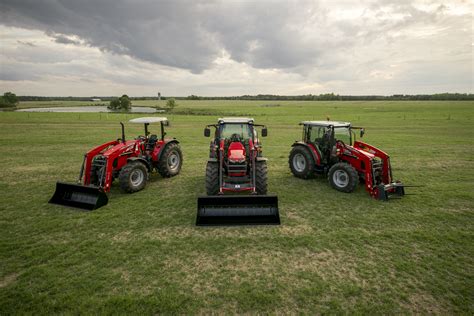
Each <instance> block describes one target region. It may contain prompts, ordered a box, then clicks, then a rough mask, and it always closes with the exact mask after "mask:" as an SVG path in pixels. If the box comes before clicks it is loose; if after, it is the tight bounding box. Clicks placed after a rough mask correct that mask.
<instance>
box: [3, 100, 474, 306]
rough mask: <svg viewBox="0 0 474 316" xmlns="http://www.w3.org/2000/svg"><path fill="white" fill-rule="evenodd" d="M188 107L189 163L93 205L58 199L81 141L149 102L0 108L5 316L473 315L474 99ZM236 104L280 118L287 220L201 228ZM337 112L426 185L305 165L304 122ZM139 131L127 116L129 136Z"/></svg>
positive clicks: (280, 180) (274, 139) (275, 170)
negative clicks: (214, 156) (224, 122)
mask: <svg viewBox="0 0 474 316" xmlns="http://www.w3.org/2000/svg"><path fill="white" fill-rule="evenodd" d="M149 102H151V103H153V102H155V103H156V101H149ZM162 102H164V101H162ZM140 103H143V104H142V105H152V104H151V103H150V104H147V102H140ZM270 103H271V104H275V103H278V104H280V106H278V107H265V106H262V105H265V104H270ZM178 104H179V106H178V108H177V109H176V111H178V110H181V111H182V112H183V111H184V110H183V109H186V111H188V110H192V111H191V112H190V113H196V114H200V115H177V114H173V115H168V117H169V118H170V120H171V126H170V127H169V128H168V135H169V136H172V137H177V138H178V139H179V140H180V141H181V146H182V149H183V152H184V166H183V169H182V172H181V174H180V175H179V176H177V177H174V178H171V179H162V178H160V177H159V176H157V175H154V176H153V178H152V180H151V182H150V183H149V184H148V185H147V187H146V188H145V190H143V191H141V192H138V193H135V194H132V195H128V194H123V193H121V192H120V191H119V189H118V186H117V184H116V183H115V184H114V187H113V188H112V191H111V193H110V201H109V204H108V205H107V206H105V207H103V208H101V209H99V210H97V211H94V212H77V211H74V210H72V209H68V208H62V207H59V206H55V205H50V204H48V203H47V201H48V199H49V198H50V197H51V195H52V193H53V191H54V188H55V182H56V181H57V180H62V181H71V182H72V181H75V179H76V178H77V175H78V173H79V168H80V164H81V162H82V155H83V153H84V152H85V151H87V150H88V149H89V148H91V147H92V146H94V145H97V144H100V143H102V142H105V141H108V140H111V139H116V138H117V137H119V135H120V127H119V124H118V122H119V121H126V120H128V119H131V118H132V117H139V116H140V115H131V114H128V115H125V114H109V115H107V114H92V113H91V114H84V113H81V114H77V113H76V114H74V113H15V112H5V113H0V126H1V129H0V145H1V147H2V159H1V160H0V168H1V169H0V170H1V173H0V175H1V177H0V189H1V190H0V198H1V206H0V207H1V209H0V234H1V235H0V237H1V238H0V314H2V315H5V314H51V313H61V314H79V313H81V314H90V313H93V314H126V313H134V314H138V313H144V314H156V313H165V314H193V313H202V314H204V313H205V314H207V313H219V314H221V313H278V314H282V313H285V314H287V313H305V314H315V313H318V314H321V313H351V314H352V313H358V314H398V313H422V314H428V313H430V314H431V313H437V314H453V313H461V314H473V312H474V280H473V275H474V238H473V237H474V214H473V208H474V207H473V206H474V190H473V187H474V103H473V102H275V101H272V102H264V101H249V102H242V101H178ZM48 106H50V105H48ZM206 113H216V115H214V116H206V115H203V114H206ZM229 113H231V114H251V115H253V116H254V117H255V119H256V121H257V122H258V123H264V124H267V126H268V130H269V137H267V138H266V139H264V152H265V154H266V156H267V157H268V158H269V159H270V161H269V190H270V192H272V193H276V194H278V197H279V204H280V215H281V220H282V225H281V226H277V227H265V226H263V227H262V226H254V227H216V228H203V227H195V226H194V221H195V216H196V198H197V196H198V195H200V194H203V193H204V192H205V190H204V168H205V163H206V157H207V154H208V152H207V151H208V145H209V139H207V138H204V137H203V136H202V133H203V132H202V131H203V127H204V125H205V124H210V123H214V122H215V121H216V118H217V116H218V115H226V114H229ZM326 116H330V118H331V119H334V120H347V121H352V122H353V123H354V125H358V126H364V127H366V131H367V133H366V135H365V137H364V140H365V141H366V142H368V143H371V144H373V145H375V146H378V147H380V148H382V149H383V150H385V151H386V152H388V153H389V154H390V155H391V160H392V166H393V173H394V176H395V177H396V178H398V179H400V180H403V181H404V182H405V183H406V184H413V185H424V187H421V188H408V189H407V192H408V193H415V194H416V195H409V196H406V197H405V198H403V199H400V200H392V201H389V202H387V203H384V202H380V201H375V200H373V199H371V198H370V197H369V195H368V194H367V193H366V192H365V190H364V188H363V187H362V186H359V187H358V188H357V189H356V191H355V192H354V193H352V194H344V193H339V192H336V191H334V190H332V189H331V188H330V187H329V185H328V183H327V180H326V179H323V178H317V179H314V180H308V181H305V180H301V179H297V178H295V177H293V176H292V175H291V173H290V171H289V168H288V162H287V157H288V153H289V150H290V145H291V143H292V142H293V141H294V140H296V139H298V138H299V137H300V135H301V130H300V127H299V126H298V122H300V121H302V120H307V119H325V118H326ZM141 128H142V127H141V126H137V125H132V124H127V135H128V137H132V136H134V135H137V134H139V133H141V132H142V131H141Z"/></svg>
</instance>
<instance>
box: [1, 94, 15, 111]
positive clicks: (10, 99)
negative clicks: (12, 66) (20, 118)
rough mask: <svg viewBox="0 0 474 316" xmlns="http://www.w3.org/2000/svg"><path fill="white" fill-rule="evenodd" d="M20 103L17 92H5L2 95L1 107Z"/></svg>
mask: <svg viewBox="0 0 474 316" xmlns="http://www.w3.org/2000/svg"><path fill="white" fill-rule="evenodd" d="M17 104H18V97H17V96H16V94H14V93H11V92H5V93H4V94H3V96H0V107H2V108H3V107H4V108H7V107H15V106H16V105H17Z"/></svg>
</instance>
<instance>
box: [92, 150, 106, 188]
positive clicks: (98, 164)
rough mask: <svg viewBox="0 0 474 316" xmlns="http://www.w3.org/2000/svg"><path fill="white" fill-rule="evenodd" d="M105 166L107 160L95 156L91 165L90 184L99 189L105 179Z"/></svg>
mask: <svg viewBox="0 0 474 316" xmlns="http://www.w3.org/2000/svg"><path fill="white" fill-rule="evenodd" d="M106 165H107V158H105V157H104V156H101V155H98V156H95V157H94V159H93V160H92V164H91V177H90V180H91V184H94V185H97V186H99V187H101V186H103V184H104V179H105V167H106Z"/></svg>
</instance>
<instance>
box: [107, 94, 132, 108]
mask: <svg viewBox="0 0 474 316" xmlns="http://www.w3.org/2000/svg"><path fill="white" fill-rule="evenodd" d="M131 107H132V101H130V98H129V97H128V95H126V94H124V95H122V96H121V97H120V98H115V99H112V100H110V103H109V105H108V106H107V108H109V109H111V110H122V111H128V110H130V108H131Z"/></svg>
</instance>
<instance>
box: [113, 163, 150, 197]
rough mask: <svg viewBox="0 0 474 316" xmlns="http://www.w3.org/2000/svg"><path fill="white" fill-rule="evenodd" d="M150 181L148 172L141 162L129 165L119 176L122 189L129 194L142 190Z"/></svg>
mask: <svg viewBox="0 0 474 316" xmlns="http://www.w3.org/2000/svg"><path fill="white" fill-rule="evenodd" d="M147 180H148V170H147V169H146V167H145V165H144V164H143V163H141V162H139V161H131V162H129V163H127V164H126V165H125V166H124V167H123V168H122V170H120V174H119V183H120V189H122V191H124V192H127V193H133V192H137V191H140V190H142V189H143V188H144V187H145V185H146V182H147Z"/></svg>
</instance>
